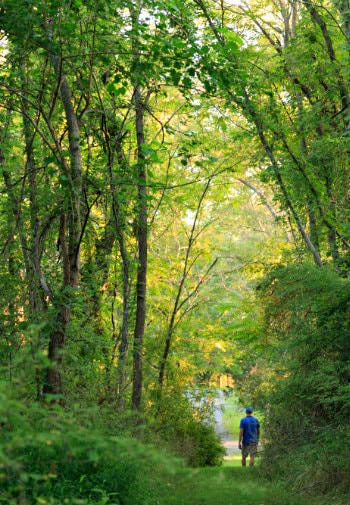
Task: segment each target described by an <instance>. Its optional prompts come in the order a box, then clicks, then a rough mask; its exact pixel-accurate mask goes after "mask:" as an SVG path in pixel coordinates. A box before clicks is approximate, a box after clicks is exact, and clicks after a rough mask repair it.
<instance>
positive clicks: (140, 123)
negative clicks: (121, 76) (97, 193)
mask: <svg viewBox="0 0 350 505" xmlns="http://www.w3.org/2000/svg"><path fill="white" fill-rule="evenodd" d="M134 100H135V114H136V115H135V126H136V137H137V177H138V183H137V190H138V209H137V248H138V265H137V279H136V314H135V318H136V320H135V330H134V347H133V388H132V406H133V408H134V409H137V410H138V409H140V407H141V400H142V386H143V357H142V353H143V336H144V332H145V320H146V288H147V235H148V230H147V213H148V207H147V175H146V160H145V156H144V153H143V145H144V143H145V133H144V105H143V103H142V95H141V88H140V86H139V85H138V84H137V85H136V87H135V93H134Z"/></svg>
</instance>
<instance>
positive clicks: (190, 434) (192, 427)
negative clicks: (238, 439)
mask: <svg viewBox="0 0 350 505" xmlns="http://www.w3.org/2000/svg"><path fill="white" fill-rule="evenodd" d="M150 415H151V418H150V419H153V418H154V419H155V420H153V421H151V423H152V424H151V432H152V435H151V437H153V436H154V435H153V434H154V433H156V434H157V436H158V437H159V438H160V439H161V440H162V441H163V442H165V443H166V445H167V446H168V447H169V448H170V449H171V450H172V451H173V452H175V454H177V455H179V456H181V457H183V458H184V459H185V460H186V462H187V463H188V464H189V465H191V466H194V467H196V466H216V465H220V464H221V463H222V459H223V456H224V454H225V449H224V448H223V447H222V444H221V442H220V439H219V438H218V436H217V435H216V433H215V431H214V428H213V426H212V423H211V418H210V412H208V410H207V409H205V408H204V409H200V408H198V409H196V408H194V406H193V404H192V402H191V401H190V400H189V399H188V398H186V397H185V396H184V395H181V394H176V393H174V392H173V391H171V392H167V393H164V394H163V397H162V400H161V401H160V402H159V400H158V401H157V402H156V403H155V405H154V412H152V411H151V412H150Z"/></svg>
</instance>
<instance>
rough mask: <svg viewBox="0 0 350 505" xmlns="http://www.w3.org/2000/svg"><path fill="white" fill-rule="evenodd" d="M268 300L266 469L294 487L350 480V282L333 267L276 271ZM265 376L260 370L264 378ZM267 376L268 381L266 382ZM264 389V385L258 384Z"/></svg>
mask: <svg viewBox="0 0 350 505" xmlns="http://www.w3.org/2000/svg"><path fill="white" fill-rule="evenodd" d="M261 293H262V300H263V303H264V306H265V327H264V336H263V338H264V339H265V342H266V343H268V346H266V350H267V351H266V353H265V367H264V366H262V370H264V369H266V368H268V367H269V368H270V370H272V373H271V375H270V377H269V380H268V381H267V383H266V376H265V377H261V381H260V388H262V389H263V394H264V395H265V398H266V403H267V405H266V407H267V416H266V426H265V434H266V444H265V458H264V459H265V462H264V465H263V466H264V469H265V471H266V472H267V473H269V474H270V475H273V476H275V475H276V473H279V474H280V475H281V476H282V477H284V478H285V479H286V480H287V481H288V482H289V483H290V484H291V485H293V487H295V488H298V489H299V490H304V491H310V492H315V491H317V492H324V493H326V492H329V491H331V490H333V489H334V488H335V487H337V488H339V489H346V488H348V487H349V486H350V472H349V462H348V455H347V454H348V452H349V449H350V443H349V432H350V421H349V419H350V400H349V398H350V396H349V393H350V282H349V280H347V279H341V278H339V277H338V276H337V275H336V274H335V273H334V272H332V271H330V270H329V269H327V268H326V267H325V268H323V269H319V268H317V267H314V266H312V265H292V266H289V267H282V268H281V267H279V268H278V269H276V270H274V271H273V272H272V273H271V274H270V275H269V276H268V277H267V279H266V281H265V284H264V285H263V286H262V290H261ZM256 377H258V376H256ZM264 381H265V383H264ZM255 391H259V386H258V387H256V388H255Z"/></svg>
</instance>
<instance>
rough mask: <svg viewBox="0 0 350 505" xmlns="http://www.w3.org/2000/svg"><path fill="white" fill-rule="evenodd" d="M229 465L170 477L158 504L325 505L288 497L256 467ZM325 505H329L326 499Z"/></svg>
mask: <svg viewBox="0 0 350 505" xmlns="http://www.w3.org/2000/svg"><path fill="white" fill-rule="evenodd" d="M236 464H237V462H236V461H234V466H233V465H232V463H231V462H230V463H229V464H225V465H224V466H222V467H214V468H213V467H206V468H199V469H192V470H188V469H187V470H186V471H184V473H183V474H177V475H175V476H173V477H172V478H171V479H169V481H168V482H167V488H166V490H165V491H164V496H162V497H161V498H160V499H159V500H158V501H155V503H157V504H158V505H321V504H322V505H325V502H323V501H322V500H321V499H317V500H312V499H307V498H302V497H300V496H295V495H291V494H290V493H288V492H287V491H286V490H285V489H283V487H282V486H281V485H279V484H276V483H273V484H270V483H268V482H267V481H265V480H263V479H262V478H261V477H260V476H259V470H258V468H249V467H246V468H240V467H238V466H236ZM327 505H330V502H329V500H328V501H327Z"/></svg>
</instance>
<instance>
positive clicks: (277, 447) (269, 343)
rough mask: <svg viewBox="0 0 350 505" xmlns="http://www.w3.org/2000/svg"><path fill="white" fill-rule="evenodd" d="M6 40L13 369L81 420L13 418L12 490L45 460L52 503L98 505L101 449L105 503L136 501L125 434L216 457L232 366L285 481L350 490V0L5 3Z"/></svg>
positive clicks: (30, 388)
mask: <svg viewBox="0 0 350 505" xmlns="http://www.w3.org/2000/svg"><path fill="white" fill-rule="evenodd" d="M0 35H1V43H0V97H1V98H0V100H1V108H0V123H1V132H0V212H1V217H0V237H1V255H0V282H1V286H2V289H1V291H0V331H1V336H2V339H1V341H0V369H1V373H2V376H3V377H4V379H5V380H6V384H7V385H8V386H7V387H8V388H9V389H10V391H11V395H13V397H14V398H17V399H18V401H19V402H23V405H24V406H23V407H22V408H23V409H27V408H29V409H31V408H32V409H33V415H35V409H41V408H43V409H44V410H45V408H46V409H48V412H51V411H50V409H52V408H53V409H55V408H56V407H57V404H59V405H60V406H61V408H63V409H64V410H65V412H66V414H65V415H67V416H68V417H65V416H64V415H63V414H62V416H63V417H62V419H61V417H60V416H58V417H57V424H60V423H61V424H62V427H61V428H59V430H58V432H57V433H56V431H54V432H52V433H51V431H50V429H49V427H48V425H46V426H44V427H43V433H44V435H43V438H40V436H39V435H37V436H33V437H32V436H31V434H32V433H33V431H34V428H33V426H34V425H33V424H31V423H32V421H31V420H30V419H28V420H27V423H24V424H23V428H21V429H20V430H22V431H18V430H19V428H18V429H17V428H15V429H14V430H13V431H11V430H8V428H9V426H10V425H11V426H12V421H11V422H10V424H8V421H4V423H5V424H4V426H6V427H7V429H6V430H4V431H6V437H8V438H7V439H6V441H5V444H6V447H7V449H6V451H5V452H4V462H3V464H4V465H5V467H6V469H7V470H8V471H9V472H10V473H11V472H12V471H13V472H14V474H13V480H12V481H11V482H10V481H8V484H7V485H8V486H9V487H8V488H6V493H7V496H8V501H10V502H11V500H12V499H15V497H14V496H15V495H13V493H17V495H16V496H22V494H23V493H24V494H23V500H26V499H28V500H35V499H37V498H36V497H34V495H33V496H29V495H28V496H27V493H28V492H29V491H28V490H27V489H26V484H25V483H26V482H29V481H30V485H28V487H30V488H31V489H32V491H30V492H31V493H32V492H36V491H35V489H36V487H35V485H34V483H35V479H36V478H35V477H33V476H30V475H29V473H28V472H29V470H28V465H29V463H30V460H31V459H33V465H34V461H35V462H36V463H35V464H38V465H39V466H38V468H37V470H35V471H34V470H33V472H32V473H33V475H39V477H38V482H40V486H41V487H40V489H42V486H43V485H44V484H43V480H45V482H46V484H47V486H49V487H50V486H51V484H52V486H53V487H52V486H51V487H50V493H51V492H52V499H53V500H58V502H59V500H62V499H63V497H64V496H66V495H62V496H61V495H59V494H57V493H60V492H62V493H65V492H66V493H68V494H69V493H72V497H74V499H75V498H76V497H78V495H79V493H81V492H83V491H82V489H83V490H84V493H85V492H86V493H87V494H86V495H84V497H83V499H84V500H87V502H88V500H95V499H97V498H96V494H94V493H95V491H94V493H92V490H93V488H94V486H95V485H97V482H95V481H94V479H95V476H94V474H93V473H91V475H90V476H87V477H86V481H85V483H84V485H83V486H81V485H80V484H79V482H80V483H81V482H83V481H82V480H81V479H85V477H84V475H85V473H86V468H85V466H84V465H85V464H86V462H88V465H90V466H91V463H92V459H91V458H95V457H96V465H97V466H96V472H98V473H99V475H100V476H101V475H104V474H105V472H106V479H107V473H108V472H110V471H111V472H120V475H119V474H118V475H117V473H116V474H115V478H114V477H113V475H114V474H113V475H112V474H111V475H109V477H110V478H111V479H112V480H115V484H113V485H115V486H117V487H116V488H114V487H110V488H108V489H107V488H103V489H104V491H103V493H107V494H106V496H104V495H103V496H102V497H101V500H102V501H103V499H105V498H106V500H107V499H108V500H111V499H112V498H111V497H112V495H113V496H119V498H116V500H117V499H119V500H121V501H123V500H124V501H123V503H129V502H130V503H131V502H134V503H137V500H139V497H138V491H137V489H138V487H137V486H138V485H139V483H138V480H137V479H138V474H139V473H140V474H141V473H142V472H143V470H142V469H141V468H140V467H139V466H137V465H138V463H137V462H136V459H137V457H136V453H137V450H138V449H135V451H136V452H135V458H134V456H132V457H131V459H130V458H128V456H127V454H126V453H125V454H124V452H123V451H124V448H125V447H126V446H127V445H128V442H123V441H122V440H119V439H118V440H116V441H115V443H116V444H120V447H119V445H118V447H119V449H120V453H121V454H123V456H122V457H121V458H120V459H118V460H117V459H116V456H115V454H114V453H113V451H112V449H110V448H108V446H109V445H110V444H111V443H114V442H113V441H112V439H111V438H104V437H111V436H113V435H116V434H120V433H121V432H123V433H124V434H125V433H127V432H128V433H130V434H131V435H133V436H137V437H138V438H141V439H143V440H144V441H147V442H149V441H152V442H155V441H156V442H157V443H158V442H159V443H161V444H163V445H166V446H167V447H168V448H170V449H171V450H172V451H175V452H176V453H178V454H180V455H182V456H184V457H185V458H186V459H187V461H188V462H189V463H191V464H192V465H194V466H196V465H215V464H218V463H220V462H221V458H222V448H221V447H220V444H219V442H218V439H217V437H216V436H215V433H214V432H213V429H212V427H211V424H210V422H211V421H210V419H211V418H210V406H209V403H210V402H209V401H207V400H208V399H209V400H210V397H211V395H212V392H211V391H210V387H211V386H218V384H220V379H222V378H223V377H225V378H226V380H228V381H229V382H230V380H231V382H232V378H233V379H234V380H235V381H236V386H237V388H238V389H239V391H240V394H241V397H242V399H244V401H246V402H249V403H251V402H252V401H253V400H254V402H255V404H256V405H257V406H259V407H260V408H262V409H265V415H266V419H267V427H266V437H267V440H266V468H267V470H269V472H270V474H273V473H274V472H276V469H277V468H278V469H279V472H280V475H281V476H284V478H286V479H287V480H288V479H289V480H290V481H292V482H293V483H294V484H295V485H296V486H297V487H298V488H299V489H306V488H307V489H309V490H310V489H311V490H315V489H317V490H318V491H320V490H322V491H325V492H326V491H329V490H330V489H332V488H334V487H335V486H338V487H339V489H342V490H343V489H345V488H346V486H347V485H348V483H349V482H348V476H347V475H348V462H347V461H345V459H346V456H345V455H346V451H347V448H348V446H347V441H345V440H347V439H348V435H349V426H350V425H349V423H348V421H347V420H346V418H347V417H348V414H349V411H348V410H349V401H348V393H349V327H348V326H349V324H348V295H349V293H348V276H349V264H350V263H349V250H350V228H349V189H350V188H349V169H350V164H349V160H350V149H349V138H350V137H349V127H350V123H349V118H350V116H349V105H350V95H349V84H350V72H349V52H350V14H349V8H348V6H347V5H346V3H345V2H336V1H334V2H333V1H330V2H324V1H321V3H315V2H312V1H311V2H308V1H302V0H279V1H278V2H276V1H274V0H266V1H264V2H259V1H257V0H250V1H249V2H244V1H240V0H237V1H234V2H233V1H231V0H222V1H221V2H215V1H212V0H186V1H180V0H166V1H165V0H112V1H106V0H96V1H94V2H91V1H81V0H42V1H41V0H40V1H31V0H17V1H14V0H3V1H2V3H1V5H0ZM310 261H313V265H310ZM228 378H229V379H228ZM214 394H215V393H214ZM16 401H17V400H16ZM6 402H7V400H5V399H4V405H5V406H6ZM38 405H41V406H40V407H38ZM4 408H5V407H4ZM13 408H14V416H16V412H17V413H19V412H20V409H21V407H20V403H19V404H16V405H15V404H14V407H13ZM81 409H82V410H84V409H87V410H88V411H89V412H90V414H89V415H87V419H89V421H88V422H87V421H86V420H85V421H86V423H87V425H86V426H85V428H84V429H83V431H82V432H80V431H79V429H78V428H76V431H75V428H74V429H73V428H72V430H71V429H70V428H69V429H68V428H67V435H65V436H66V437H67V438H66V439H65V440H64V439H63V438H64V437H63V434H64V426H65V423H66V422H68V421H67V419H70V417H69V416H70V415H71V416H72V417H71V419H76V420H78V419H79V416H78V414H77V412H81ZM38 412H39V411H38ZM74 412H75V413H74ZM92 412H95V414H92ZM96 412H97V414H96ZM4 413H6V408H5V410H4ZM69 413H71V414H69ZM50 415H51V414H49V417H50ZM43 417H44V418H45V419H46V420H47V417H46V415H43ZM29 418H31V415H30V416H29ZM276 418H278V419H279V423H278V425H276V423H275V422H274V420H275V419H276ZM51 419H52V422H53V423H54V419H55V418H54V416H51ZM85 421H84V422H85ZM13 422H14V426H15V425H16V426H19V421H18V418H17V417H16V419H15V418H14V421H13ZM47 422H48V421H47ZM6 423H7V424H6ZM89 423H90V424H89ZM77 424H79V423H78V421H77ZM55 426H56V425H55ZM91 426H92V427H93V428H94V429H97V427H98V429H99V430H101V433H100V432H99V431H98V430H97V431H98V433H96V432H94V431H93V429H92V427H91ZM55 429H56V428H55ZM7 431H8V433H7ZM27 432H28V433H27ZM45 433H46V435H45ZM50 433H51V434H50ZM51 435H52V438H50V437H51ZM70 436H71V437H72V438H69V437H70ZM11 437H12V438H11ZM45 437H47V441H48V443H47V444H46V438H45ZM62 437H63V438H62ZM95 439H96V446H97V452H96V455H95V456H91V454H93V453H91V454H90V452H89V449H88V446H89V445H90V446H91V445H94V440H95ZM31 440H33V445H31ZM19 441H20V442H19ZM45 444H46V445H47V446H46V445H45ZM123 444H124V445H123ZM51 445H52V448H51ZM70 445H71V446H72V447H73V448H74V447H76V449H77V451H78V452H77V453H76V454H77V456H76V458H75V461H76V463H75V470H74V471H76V473H74V474H73V473H72V474H71V477H72V482H71V483H70V484H69V482H68V481H69V479H70V476H69V475H68V473H67V474H64V472H66V471H67V472H68V466H69V464H68V463H67V461H68V460H67V461H66V459H65V458H66V457H67V458H68V456H69V454H70V453H69V450H68V446H70ZM133 447H134V446H133ZM135 447H137V446H136V445H135ZM72 450H73V449H72ZM12 451H13V454H12ZM16 451H17V452H16ZM45 451H46V452H45ZM50 451H51V452H50ZM79 451H81V452H79ZM103 453H105V455H106V461H107V463H104V462H103V457H102V454H103ZM54 454H56V456H54ZM40 455H42V460H43V462H42V463H40V464H39V459H40V458H41V456H40ZM12 456H13V464H12V463H11V461H12V460H11V457H12ZM39 456H40V458H39ZM287 456H288V458H287ZM55 457H56V458H58V459H57V461H56V460H55ZM17 458H19V459H17ZM45 458H46V459H45ZM50 458H51V459H52V460H53V465H54V466H55V467H56V466H57V468H58V467H59V468H60V469H61V470H62V472H63V473H62V474H57V475H58V476H57V477H55V478H53V480H52V481H51V477H50V475H51V474H50V473H48V474H45V475H46V477H45V479H44V478H43V473H42V471H44V470H45V461H46V460H48V459H50ZM133 458H134V459H135V465H136V466H135V467H133V466H132V465H134V459H133ZM20 462H22V463H21V464H20ZM129 462H130V465H131V467H129V466H128V465H129ZM40 465H42V466H40ZM65 465H68V466H67V468H66V467H65ZM79 465H82V466H79ZM123 465H126V466H123ZM288 465H289V470H288V471H287V466H288ZM34 466H35V465H34ZM34 466H33V468H34ZM111 467H113V470H112V469H111ZM127 468H128V470H127ZM132 468H133V469H132ZM9 469H10V470H9ZM7 470H6V472H7ZM55 471H56V470H55ZM16 472H17V473H16ZM18 472H19V473H18ZM10 473H9V474H8V475H7V474H6V476H9V475H10ZM22 473H23V478H22ZM128 473H132V474H134V475H135V479H136V480H135V481H133V484H132V485H131V484H130V483H129V484H130V485H129V484H127V482H129V481H128V480H127V479H128V478H129V477H128V476H127V474H128ZM53 474H55V473H54V472H53ZM55 475H56V474H55ZM61 476H63V477H62V479H63V480H64V481H65V482H66V483H67V485H68V487H69V488H70V486H71V491H69V490H68V489H67V490H66V491H62V489H64V486H62V485H61V480H60V479H61ZM100 476H99V477H98V479H100ZM124 477H125V479H126V480H125V479H124ZM55 479H56V480H55ZM57 479H58V480H57ZM145 480H147V479H145ZM15 481H16V482H17V481H18V486H17V484H15ZM73 481H74V482H73ZM55 482H56V483H58V484H57V487H55V485H56V484H55ZM62 482H63V481H62ZM134 482H135V484H134ZM321 482H322V485H321V484H320V483H321ZM46 484H45V485H46ZM16 486H17V487H16ZM74 486H78V487H79V486H80V487H79V490H80V491H78V488H76V489H75V487H74ZM111 486H112V484H111ZM118 486H124V487H122V488H120V487H118ZM44 487H45V486H44ZM127 488H128V489H127ZM129 488H130V489H129ZM96 489H97V488H96ZM133 489H135V493H136V494H135V495H133V494H132V493H133ZM90 491H91V492H90ZM38 492H39V491H38ZM40 492H41V491H40ZM96 492H97V491H96ZM11 493H12V494H11ZM50 493H49V494H50ZM114 493H117V494H116V495H115V494H114ZM128 493H131V494H128ZM121 495H123V498H122V499H121V498H120V496H121ZM50 496H51V495H50ZM67 496H68V495H67ZM128 500H129V501H128ZM53 503H54V502H53Z"/></svg>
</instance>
